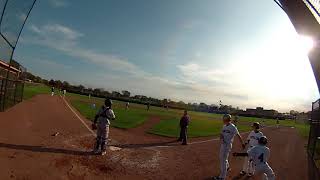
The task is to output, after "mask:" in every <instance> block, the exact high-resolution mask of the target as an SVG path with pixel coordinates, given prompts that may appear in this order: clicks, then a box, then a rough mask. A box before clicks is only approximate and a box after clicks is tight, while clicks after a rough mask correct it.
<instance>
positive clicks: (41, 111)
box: [0, 95, 308, 180]
mask: <svg viewBox="0 0 320 180" xmlns="http://www.w3.org/2000/svg"><path fill="white" fill-rule="evenodd" d="M72 109H73V108H72ZM73 110H74V109H73ZM74 111H75V110H74ZM75 113H77V111H75ZM77 114H78V116H79V117H80V118H81V119H83V120H84V121H85V118H83V117H82V116H81V115H80V114H79V113H77ZM79 117H77V116H76V115H75V114H74V113H73V112H72V111H71V110H70V109H69V108H68V106H67V105H66V104H65V102H64V100H63V99H62V98H60V97H58V96H54V97H51V96H48V95H39V96H36V97H34V98H32V99H30V100H28V101H24V102H22V103H20V104H18V105H17V106H15V107H13V108H11V109H9V110H8V111H6V112H2V113H0V162H1V163H0V179H1V180H6V179H75V180H81V179H88V180H89V179H98V180H99V179H108V180H110V179H111V180H112V179H139V180H140V179H209V178H210V177H211V176H213V175H218V173H219V160H218V152H219V141H208V142H204V143H194V144H191V145H188V146H181V145H179V144H178V143H175V142H173V140H174V138H164V137H160V136H154V135H150V136H149V135H146V136H145V137H144V135H145V134H144V133H143V132H144V131H146V130H147V128H150V126H151V125H153V124H154V123H155V122H158V121H159V119H156V117H155V119H151V120H150V121H149V122H148V121H147V122H146V123H145V124H144V125H142V126H140V127H138V128H136V129H131V130H127V131H126V130H121V129H116V128H111V132H110V137H111V138H112V141H111V143H112V144H117V145H118V146H119V147H121V148H122V149H120V150H118V151H111V150H109V151H108V153H107V155H106V156H103V157H102V156H94V155H91V153H90V150H91V148H92V145H93V142H94V136H93V135H92V133H91V132H89V131H88V129H87V128H86V127H85V126H84V125H83V124H82V123H81V122H80V121H79ZM85 123H88V124H89V122H86V121H85ZM150 124H151V125H150ZM145 128H146V129H145ZM141 131H143V132H141ZM263 132H264V133H265V134H266V135H267V136H268V138H269V140H270V144H269V146H270V149H271V159H270V165H271V166H272V168H273V169H274V171H275V173H276V175H277V179H280V180H295V179H297V180H301V179H308V178H307V157H306V153H305V149H304V145H305V140H304V139H302V138H301V137H300V136H299V135H298V133H297V131H296V129H294V128H284V127H282V128H266V129H264V130H263ZM207 139H208V138H207ZM202 140H203V139H202ZM204 140H205V139H204ZM193 141H194V140H193ZM196 141H198V139H196ZM162 145H163V146H164V147H163V148H161V146H162ZM239 149H240V147H239V144H238V143H236V144H235V145H234V151H238V150H239ZM230 165H231V168H232V170H231V172H230V173H229V176H228V179H248V178H246V177H238V172H239V171H240V168H241V165H242V159H241V158H234V157H230Z"/></svg>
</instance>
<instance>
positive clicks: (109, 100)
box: [104, 99, 112, 107]
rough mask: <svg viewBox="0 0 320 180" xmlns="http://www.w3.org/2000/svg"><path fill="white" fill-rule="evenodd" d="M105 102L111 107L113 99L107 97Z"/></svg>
mask: <svg viewBox="0 0 320 180" xmlns="http://www.w3.org/2000/svg"><path fill="white" fill-rule="evenodd" d="M104 104H105V105H106V106H108V107H110V106H111V105H112V100H111V99H105V100H104Z"/></svg>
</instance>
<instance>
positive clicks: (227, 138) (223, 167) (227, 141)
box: [213, 114, 245, 180]
mask: <svg viewBox="0 0 320 180" xmlns="http://www.w3.org/2000/svg"><path fill="white" fill-rule="evenodd" d="M223 123H224V125H223V127H222V130H221V134H220V142H221V145H220V153H219V159H220V176H217V177H213V179H215V180H225V179H226V177H227V171H228V170H229V161H228V157H229V153H230V151H231V149H232V143H233V139H234V136H237V137H238V139H239V141H240V142H241V144H242V148H243V149H244V147H245V145H244V143H243V140H242V138H241V136H240V134H239V131H238V129H237V127H236V126H235V125H234V124H232V123H231V115H230V114H225V115H224V116H223Z"/></svg>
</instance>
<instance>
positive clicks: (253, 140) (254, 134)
mask: <svg viewBox="0 0 320 180" xmlns="http://www.w3.org/2000/svg"><path fill="white" fill-rule="evenodd" d="M251 127H252V128H253V130H252V131H251V132H250V134H249V135H248V137H247V142H246V145H247V144H248V145H249V147H248V149H247V150H250V149H251V148H253V147H254V146H256V145H258V141H259V139H260V138H261V137H262V136H263V133H262V132H261V131H260V124H259V123H258V122H255V123H253V124H252V126H251ZM247 173H248V174H247ZM240 174H241V175H245V174H247V175H248V176H249V177H250V176H252V175H253V174H254V164H253V162H252V161H251V159H248V157H246V156H245V158H244V162H243V167H242V171H241V172H240Z"/></svg>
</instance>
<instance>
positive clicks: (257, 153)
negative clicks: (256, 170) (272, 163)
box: [248, 145, 270, 166]
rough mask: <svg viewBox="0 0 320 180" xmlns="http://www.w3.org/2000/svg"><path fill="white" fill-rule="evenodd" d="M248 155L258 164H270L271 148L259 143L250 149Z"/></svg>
mask: <svg viewBox="0 0 320 180" xmlns="http://www.w3.org/2000/svg"><path fill="white" fill-rule="evenodd" d="M248 156H249V158H250V159H252V161H253V163H254V164H255V165H256V166H259V165H263V164H268V163H267V161H268V159H269V156H270V150H269V148H268V147H266V146H262V145H257V146H254V147H253V148H251V149H249V150H248Z"/></svg>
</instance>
